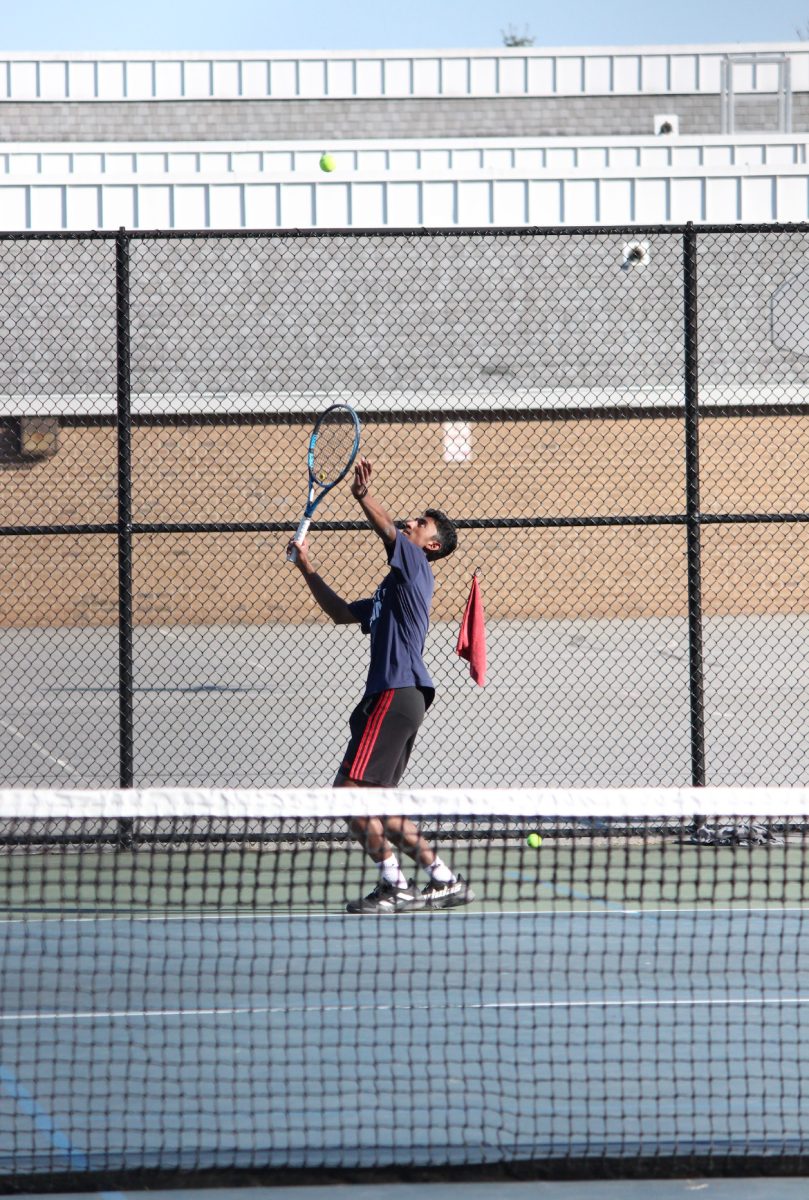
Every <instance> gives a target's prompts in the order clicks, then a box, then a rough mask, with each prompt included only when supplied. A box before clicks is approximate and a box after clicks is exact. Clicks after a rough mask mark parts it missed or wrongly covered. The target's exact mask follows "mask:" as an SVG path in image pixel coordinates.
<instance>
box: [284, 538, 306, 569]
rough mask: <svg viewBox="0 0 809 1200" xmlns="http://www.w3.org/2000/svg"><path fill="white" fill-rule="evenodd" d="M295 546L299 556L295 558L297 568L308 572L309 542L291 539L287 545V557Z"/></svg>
mask: <svg viewBox="0 0 809 1200" xmlns="http://www.w3.org/2000/svg"><path fill="white" fill-rule="evenodd" d="M293 546H294V547H295V550H296V551H297V556H296V558H295V566H296V567H300V569H301V570H302V571H306V570H308V568H309V565H310V564H309V543H308V542H307V540H306V538H304V539H303V541H302V542H296V541H295V539H294V538H290V540H289V542H288V543H287V551H286V552H287V555H288V554H289V553H290V551H291V550H292V548H293Z"/></svg>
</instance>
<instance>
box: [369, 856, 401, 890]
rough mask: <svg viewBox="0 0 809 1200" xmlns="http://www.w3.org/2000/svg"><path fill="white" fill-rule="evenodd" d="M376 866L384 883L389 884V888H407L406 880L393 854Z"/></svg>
mask: <svg viewBox="0 0 809 1200" xmlns="http://www.w3.org/2000/svg"><path fill="white" fill-rule="evenodd" d="M376 865H377V866H378V867H379V873H380V875H381V876H382V879H383V881H384V882H385V883H389V884H390V885H391V887H395V888H406V887H407V880H406V879H405V877H404V875H403V873H402V868H401V867H400V866H399V860H398V858H397V857H396V855H395V854H391V856H390V858H385V859H383V860H382V862H379V863H377V864H376Z"/></svg>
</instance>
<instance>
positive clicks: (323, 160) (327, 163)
mask: <svg viewBox="0 0 809 1200" xmlns="http://www.w3.org/2000/svg"><path fill="white" fill-rule="evenodd" d="M336 166H337V163H336V162H335V161H334V155H332V154H321V156H320V169H321V171H333V170H334V168H335V167H336Z"/></svg>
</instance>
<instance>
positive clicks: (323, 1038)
mask: <svg viewBox="0 0 809 1200" xmlns="http://www.w3.org/2000/svg"><path fill="white" fill-rule="evenodd" d="M806 915H807V914H806V911H805V910H802V909H801V908H800V907H798V906H796V907H771V908H770V907H767V906H761V907H757V908H748V907H732V906H729V907H718V906H714V907H700V906H694V907H681V908H670V909H666V908H661V907H653V908H643V907H638V908H626V909H624V908H621V907H620V906H619V905H618V904H617V903H613V902H611V901H609V900H605V901H599V902H590V903H588V902H582V903H581V904H579V905H578V906H576V907H575V908H569V909H566V908H564V907H559V906H558V905H557V906H555V907H554V908H553V910H545V909H542V908H541V907H531V906H523V907H520V908H517V909H514V910H509V909H503V908H497V907H492V906H486V905H483V906H482V907H481V908H478V909H476V908H474V907H472V908H469V909H466V910H459V911H456V912H454V913H453V912H450V913H443V914H440V913H435V914H413V915H409V916H398V917H394V918H387V919H386V918H370V919H367V918H365V919H364V918H356V917H354V918H352V917H349V916H346V915H344V914H342V913H340V912H336V911H335V912H318V913H313V912H298V913H295V912H286V913H282V912H271V911H270V912H255V911H254V912H238V911H234V912H229V913H228V912H213V911H207V912H206V911H202V910H201V911H199V912H196V913H170V912H162V913H142V914H137V913H134V912H132V913H114V912H110V913H106V914H105V913H104V912H101V911H99V912H95V913H91V912H84V913H82V912H76V913H75V915H72V916H71V915H63V916H59V915H56V914H51V913H47V912H43V913H42V914H40V915H35V914H32V913H30V912H29V913H26V914H24V915H20V916H15V915H14V914H13V913H9V914H8V915H6V916H5V917H4V918H3V920H2V922H0V961H2V964H3V972H2V986H1V990H0V1167H2V1170H3V1173H4V1174H8V1173H9V1172H10V1171H12V1170H13V1171H16V1172H36V1171H39V1170H44V1169H50V1170H52V1171H53V1170H59V1169H64V1170H70V1169H72V1170H79V1171H81V1170H85V1169H87V1168H88V1167H98V1166H104V1167H107V1168H109V1167H115V1166H116V1165H119V1164H121V1165H126V1166H133V1165H134V1166H136V1167H137V1166H145V1167H149V1166H152V1165H155V1164H158V1163H159V1164H161V1165H163V1166H169V1167H173V1166H179V1167H183V1166H190V1165H192V1164H193V1165H194V1166H202V1167H217V1166H228V1165H231V1164H233V1165H235V1166H247V1165H250V1164H251V1163H254V1162H256V1161H260V1162H261V1163H262V1164H263V1165H264V1166H265V1167H270V1168H272V1167H273V1166H276V1165H277V1166H279V1167H280V1166H297V1167H303V1168H311V1167H321V1166H326V1167H329V1166H337V1165H345V1166H348V1167H359V1168H362V1167H369V1166H374V1167H382V1168H385V1167H387V1166H388V1165H394V1164H396V1163H404V1164H408V1165H416V1166H419V1165H425V1166H429V1165H431V1164H434V1163H449V1164H452V1163H457V1164H462V1163H464V1162H467V1161H472V1162H475V1161H484V1162H487V1163H497V1162H501V1161H508V1160H510V1159H512V1158H514V1157H521V1156H522V1157H526V1156H527V1157H533V1158H542V1157H557V1156H577V1157H581V1156H591V1155H604V1154H606V1155H619V1156H626V1155H629V1156H635V1155H639V1154H640V1155H651V1154H654V1153H656V1152H658V1151H662V1152H664V1153H665V1152H670V1151H671V1150H672V1149H673V1148H675V1147H676V1149H677V1152H678V1153H680V1154H689V1153H691V1152H694V1153H704V1152H706V1151H708V1150H710V1151H711V1152H712V1153H714V1154H716V1155H723V1154H725V1153H744V1152H767V1153H770V1152H771V1153H775V1154H778V1153H790V1154H794V1153H799V1152H801V1151H803V1150H804V1149H805V1145H806V1138H807V1132H808V1131H809V1096H807V1094H806V1093H807V1088H808V1086H809V1085H807V1080H809V939H808V938H807V936H806V934H807V921H806ZM788 1184H789V1181H784V1182H781V1183H775V1182H773V1181H769V1180H768V1181H765V1184H764V1185H762V1186H765V1187H766V1189H768V1190H766V1191H763V1192H761V1193H756V1192H751V1191H748V1192H746V1193H740V1192H723V1191H722V1181H721V1180H718V1181H712V1182H710V1183H706V1185H705V1187H704V1188H703V1187H702V1186H701V1185H700V1188H695V1194H698V1195H706V1196H710V1197H718V1196H723V1197H724V1196H725V1195H734V1196H739V1195H751V1196H752V1195H759V1194H761V1195H768V1196H769V1195H772V1196H776V1195H779V1196H780V1195H784V1196H791V1195H792V1194H793V1193H791V1192H790V1191H789V1190H788ZM441 1186H442V1189H443V1188H444V1187H445V1186H446V1185H441ZM470 1186H471V1185H466V1186H465V1187H464V1189H463V1192H462V1194H463V1196H464V1198H465V1200H471V1198H472V1197H473V1196H477V1195H506V1194H507V1193H506V1191H505V1190H503V1189H504V1188H505V1186H506V1185H484V1184H481V1185H480V1187H482V1188H484V1189H486V1188H488V1190H483V1191H479V1192H477V1193H476V1192H475V1191H474V1190H471V1191H470ZM520 1186H525V1187H530V1188H531V1192H530V1193H528V1192H525V1193H524V1194H526V1195H527V1194H531V1195H533V1196H541V1195H542V1194H543V1192H542V1191H541V1190H540V1188H541V1187H546V1188H547V1187H551V1186H553V1187H556V1188H561V1187H562V1185H550V1184H546V1185H540V1184H530V1185H520ZM565 1186H567V1188H568V1191H567V1192H565V1191H564V1190H559V1191H558V1192H556V1193H555V1192H548V1195H549V1196H550V1195H556V1194H558V1195H559V1196H567V1195H569V1196H576V1195H579V1194H581V1195H583V1196H587V1197H590V1200H595V1197H596V1196H598V1195H599V1192H598V1191H597V1190H594V1188H595V1186H596V1185H587V1187H586V1190H585V1185H583V1184H574V1183H571V1184H568V1185H565ZM632 1186H633V1185H630V1184H629V1183H623V1184H621V1185H619V1190H618V1192H615V1191H605V1192H604V1193H603V1194H604V1195H605V1196H609V1197H613V1196H617V1195H620V1196H626V1197H630V1196H632V1195H633V1194H634V1193H633V1192H632V1191H631V1190H630V1189H631V1187H632ZM634 1186H637V1185H634ZM640 1186H644V1185H640ZM645 1186H648V1185H645ZM653 1186H655V1187H658V1186H659V1185H657V1184H655V1185H653ZM671 1186H672V1187H674V1188H675V1189H677V1190H675V1191H674V1192H673V1193H672V1194H673V1195H679V1194H681V1193H682V1194H688V1192H687V1186H686V1183H684V1182H678V1183H676V1184H672V1185H671ZM694 1186H695V1185H692V1187H694ZM745 1186H747V1185H745ZM804 1186H805V1189H806V1190H804V1191H803V1192H802V1193H801V1194H802V1195H806V1194H809V1183H805V1185H804ZM785 1188H787V1190H784V1189H785ZM513 1189H514V1190H513V1195H514V1197H515V1200H516V1197H519V1196H521V1194H522V1193H521V1192H520V1191H519V1189H518V1187H517V1185H513ZM779 1189H780V1190H779ZM329 1190H330V1191H331V1192H332V1194H333V1192H334V1190H335V1189H333V1188H332V1189H329ZM153 1194H154V1193H152V1195H153ZM294 1194H295V1195H296V1196H297V1197H298V1200H303V1198H304V1197H305V1196H306V1194H307V1193H306V1190H301V1189H296V1190H295V1193H294ZM311 1194H312V1195H317V1192H312V1193H311ZM369 1194H370V1192H369ZM442 1194H444V1193H443V1191H442ZM637 1194H638V1195H640V1187H637ZM794 1194H795V1195H797V1194H798V1193H797V1192H795V1193H794ZM324 1195H325V1193H324ZM346 1195H347V1196H348V1197H351V1198H353V1200H359V1197H360V1196H361V1195H362V1189H361V1188H359V1187H357V1188H353V1189H350V1190H348V1191H347V1192H346ZM379 1195H380V1191H379V1189H378V1188H376V1187H375V1188H374V1196H375V1197H379ZM391 1195H392V1196H395V1195H397V1193H396V1192H395V1191H392V1192H391ZM459 1195H461V1193H459Z"/></svg>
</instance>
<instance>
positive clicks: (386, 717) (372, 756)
mask: <svg viewBox="0 0 809 1200" xmlns="http://www.w3.org/2000/svg"><path fill="white" fill-rule="evenodd" d="M427 703H428V700H427V698H426V696H425V693H424V692H423V691H422V690H421V689H419V688H397V689H394V690H391V691H387V692H381V693H378V694H377V695H375V696H370V697H365V698H364V699H363V701H361V703H360V704H359V705H358V706H357V708H355V710H354V712H353V713H352V714H351V719H350V722H349V724H350V727H351V741H350V742H349V745H348V749H347V751H346V754H345V757H344V759H343V763H342V765H341V768H340V771H339V772H338V775H337V778H336V779H335V782H334V786H335V787H380V788H383V787H384V788H388V787H390V788H392V787H396V786H397V785H398V783H399V781H400V780H401V778H402V775H403V774H404V771H405V768H406V766H407V763H408V761H409V759H410V754H411V751H412V749H413V745H414V743H415V740H416V734H417V733H418V730H419V728H420V726H421V723H422V721H423V719H424V714H425V711H426V708H427ZM349 828H350V830H351V833H352V836H353V837H354V838H356V840H357V841H358V842H359V843H360V845H361V846H362V847H363V849H364V850H365V851H366V853H367V854H368V855H369V857H370V858H371V859H372V860H373V862H375V863H376V865H377V867H378V868H379V871H380V883H379V885H378V886H377V888H375V889H374V891H373V892H372V893H371V895H370V896H367V897H366V898H365V900H363V901H357V902H354V903H352V904H349V905H348V911H349V912H372V911H384V912H391V911H397V912H398V911H406V910H408V909H413V908H421V907H424V906H425V905H429V906H431V907H447V906H449V904H450V903H452V904H465V903H468V901H469V900H471V899H472V898H473V897H472V893H471V891H470V890H469V888H468V886H467V885H466V884H465V883H464V882H463V880H460V882H459V877H457V876H455V875H454V874H453V872H452V871H451V870H450V869H449V868H448V867H447V866H446V864H445V863H443V862H442V861H441V859H440V858H439V857H438V855H437V854H436V853H435V851H434V850H433V848H432V847H431V846H430V844H429V842H428V841H427V840H426V839H425V838H424V837H423V836H422V834H421V832H420V830H419V827H418V826H417V825H416V824H415V823H414V822H413V821H411V820H410V819H409V818H407V817H404V816H386V817H384V818H381V817H359V816H355V817H352V818H351V819H350V821H349ZM394 848H395V849H396V850H399V851H401V852H403V853H405V854H407V855H408V856H409V857H410V858H412V859H413V860H414V861H415V862H416V863H417V864H418V865H419V866H421V867H422V868H423V869H424V870H425V871H426V873H427V875H428V876H429V879H430V883H429V884H428V886H427V887H426V888H425V889H424V891H423V892H422V893H419V892H418V890H417V889H416V887H415V884H414V883H413V882H412V881H408V880H407V878H406V877H405V875H404V873H403V871H402V869H401V867H400V865H399V860H398V858H397V857H396V854H395V853H394Z"/></svg>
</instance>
